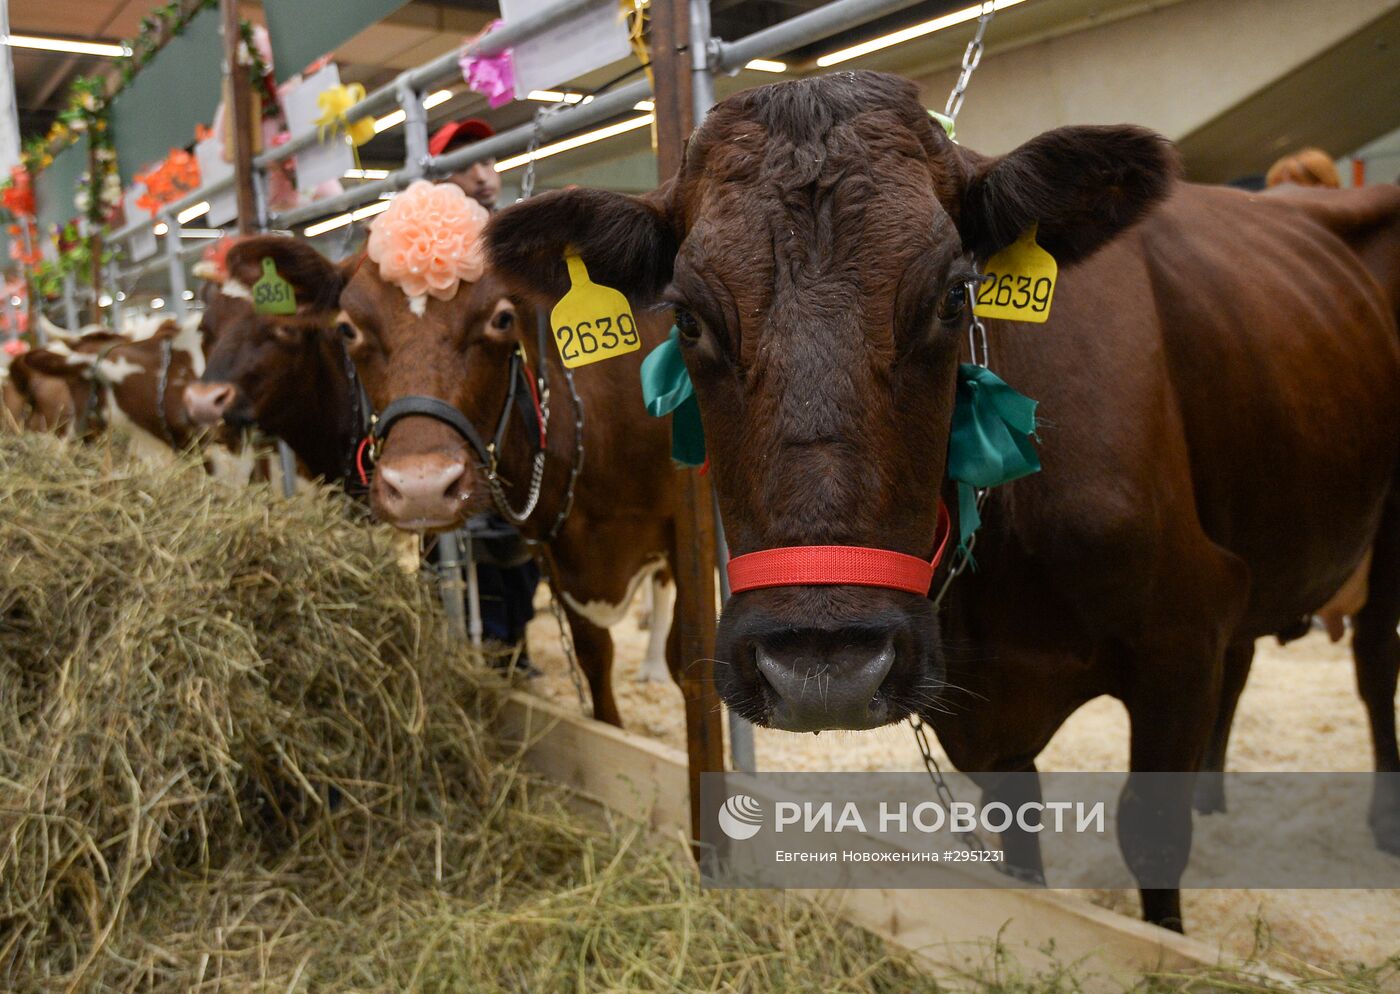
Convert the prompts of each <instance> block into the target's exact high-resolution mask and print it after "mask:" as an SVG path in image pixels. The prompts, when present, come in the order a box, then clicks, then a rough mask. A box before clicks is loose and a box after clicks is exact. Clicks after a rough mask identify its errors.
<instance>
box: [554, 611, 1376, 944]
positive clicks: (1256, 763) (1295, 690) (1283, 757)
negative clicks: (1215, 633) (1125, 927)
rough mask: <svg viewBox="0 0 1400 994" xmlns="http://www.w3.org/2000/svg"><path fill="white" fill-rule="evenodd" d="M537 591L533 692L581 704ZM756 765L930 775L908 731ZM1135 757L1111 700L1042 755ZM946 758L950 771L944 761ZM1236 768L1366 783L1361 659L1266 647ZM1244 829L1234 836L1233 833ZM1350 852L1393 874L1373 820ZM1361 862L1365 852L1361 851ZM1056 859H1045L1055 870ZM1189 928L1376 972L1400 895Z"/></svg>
mask: <svg viewBox="0 0 1400 994" xmlns="http://www.w3.org/2000/svg"><path fill="white" fill-rule="evenodd" d="M546 596H547V595H546V594H544V593H543V587H542V588H541V600H540V602H539V608H540V610H539V612H538V614H537V616H536V619H535V621H534V622H533V623H532V624H531V627H530V647H531V654H532V656H533V658H534V660H535V663H536V665H537V666H538V667H539V668H540V669H541V670H543V671H544V675H543V676H542V677H540V678H538V679H535V680H532V681H530V683H529V687H530V689H531V690H532V691H533V692H535V693H537V694H540V695H541V696H543V697H546V698H550V699H552V700H557V701H562V702H566V703H567V702H572V701H576V700H577V697H576V694H575V691H574V687H573V683H572V682H571V681H570V679H569V675H568V671H567V669H566V666H565V661H564V656H563V653H562V651H561V648H560V641H559V633H558V629H557V627H556V626H555V623H554V620H553V618H552V617H551V616H550V613H549V611H548V609H547V607H546V604H547V600H545V599H544V598H545V597H546ZM642 600H643V598H641V597H638V598H637V603H635V604H634V605H633V608H632V610H631V611H630V612H629V615H628V617H627V619H626V620H624V621H623V622H622V623H621V624H619V625H617V626H616V627H615V628H614V629H613V638H614V640H615V643H616V647H617V649H616V669H615V674H614V680H615V684H614V689H615V693H616V697H617V704H618V709H619V710H620V711H621V713H622V720H623V722H624V723H625V725H626V727H627V728H628V730H630V731H633V732H637V733H640V734H643V735H648V736H650V737H652V738H654V739H659V740H660V741H662V742H665V743H667V744H668V745H671V746H674V747H675V748H677V749H684V747H685V723H684V720H683V715H682V713H681V696H680V691H679V690H677V688H676V687H675V686H674V685H673V684H672V683H670V682H669V681H667V682H660V683H655V682H653V683H639V682H637V681H636V676H637V673H638V671H639V668H640V663H641V660H642V656H643V654H644V653H645V651H646V644H647V632H646V631H645V630H644V629H643V628H641V627H640V625H639V622H640V620H641V618H642V609H641V602H642ZM755 752H756V755H757V759H758V768H759V769H760V770H804V771H810V770H851V771H918V770H921V769H922V768H923V767H922V763H921V761H920V758H919V753H918V750H917V749H916V747H915V745H914V739H913V736H912V735H911V734H910V732H909V729H908V727H907V726H905V725H902V724H901V725H896V726H893V727H889V728H884V729H879V730H876V731H873V732H846V733H842V732H827V733H824V734H822V735H821V736H812V735H794V734H791V733H787V732H778V731H773V730H770V729H763V728H759V729H756V730H755ZM1127 753H1128V721H1127V715H1126V712H1125V711H1124V710H1123V708H1122V706H1121V705H1120V704H1119V703H1118V702H1117V701H1115V700H1113V699H1111V698H1107V697H1102V698H1099V699H1098V700H1095V701H1091V702H1090V703H1088V704H1086V705H1085V706H1084V707H1082V708H1080V709H1079V711H1078V712H1076V713H1075V714H1074V715H1073V716H1072V717H1071V718H1070V719H1069V721H1067V722H1066V723H1065V725H1064V727H1062V728H1061V729H1060V731H1059V733H1058V734H1057V735H1056V736H1055V738H1054V739H1053V740H1052V741H1051V742H1050V745H1049V746H1048V747H1047V748H1046V750H1045V751H1044V752H1043V753H1042V754H1041V757H1040V760H1039V762H1038V765H1039V766H1040V768H1041V769H1042V770H1066V771H1070V770H1122V769H1124V768H1125V767H1126V763H1127ZM940 758H942V757H940ZM1229 768H1230V769H1231V770H1240V771H1268V770H1318V771H1322V770H1369V769H1371V749H1370V742H1369V737H1368V733H1367V728H1366V721H1365V713H1364V711H1363V709H1362V706H1361V703H1360V701H1359V699H1358V698H1357V696H1356V690H1355V683H1354V677H1353V672H1352V663H1351V653H1350V650H1349V648H1348V646H1347V643H1346V642H1345V641H1344V642H1343V643H1342V644H1339V645H1332V644H1330V643H1329V642H1328V641H1327V638H1326V636H1325V635H1322V634H1320V633H1316V632H1315V633H1313V634H1310V635H1309V636H1307V637H1306V638H1304V639H1301V640H1299V641H1297V642H1294V643H1292V644H1290V645H1288V646H1286V647H1280V646H1278V645H1277V644H1276V643H1275V642H1274V640H1273V639H1262V640H1260V642H1259V645H1258V651H1257V652H1256V655H1255V659H1254V667H1253V670H1252V671H1251V673H1250V678H1249V684H1248V686H1247V687H1246V688H1245V691H1244V695H1243V697H1242V699H1241V701H1240V706H1239V711H1238V713H1237V715H1236V719H1235V727H1234V733H1233V736H1232V738H1231V742H1230V753H1229ZM1238 807H1239V806H1238V805H1237V806H1236V810H1234V811H1232V813H1231V814H1229V815H1223V816H1222V815H1216V816H1212V817H1208V818H1201V817H1198V818H1197V819H1196V833H1197V838H1208V837H1209V834H1210V833H1220V835H1219V837H1220V839H1227V838H1228V835H1227V834H1226V833H1228V831H1231V830H1233V831H1240V830H1247V825H1244V826H1242V825H1241V824H1240V823H1239V821H1238V820H1237V819H1240V818H1242V817H1247V812H1241V811H1239V810H1238ZM1227 818H1228V819H1232V820H1235V821H1234V823H1233V824H1229V823H1227V822H1226V820H1225V819H1227ZM1337 821H1338V823H1339V825H1340V827H1339V829H1338V831H1339V832H1340V833H1342V834H1343V838H1341V839H1339V840H1334V844H1339V845H1345V846H1352V847H1360V849H1364V850H1365V854H1364V858H1367V859H1376V860H1390V859H1394V858H1395V857H1390V856H1386V855H1385V854H1383V853H1380V852H1378V851H1376V850H1375V848H1374V846H1373V844H1372V841H1371V836H1370V833H1369V831H1368V830H1367V828H1366V825H1365V812H1364V811H1362V810H1360V809H1358V810H1357V811H1354V812H1341V813H1340V814H1339V817H1338V819H1337ZM1360 849H1358V850H1357V851H1360ZM1053 858H1054V854H1053V853H1051V852H1048V851H1047V856H1046V864H1047V870H1049V871H1051V872H1053V868H1054V862H1053ZM1077 893H1080V894H1082V895H1083V896H1084V897H1086V898H1088V899H1089V900H1092V901H1093V902H1094V903H1096V904H1099V905H1103V906H1105V907H1109V908H1112V909H1114V910H1116V911H1119V912H1121V913H1123V914H1125V915H1131V916H1133V917H1136V916H1137V914H1138V899H1137V894H1136V892H1133V891H1125V890H1086V891H1079V892H1077ZM1183 903H1184V909H1183V910H1184V914H1185V917H1186V922H1187V927H1188V929H1189V930H1190V932H1191V934H1193V935H1194V936H1196V937H1197V938H1200V939H1204V940H1208V941H1211V942H1218V943H1220V944H1221V946H1222V948H1223V949H1224V950H1225V951H1226V952H1227V953H1228V954H1232V955H1234V956H1246V955H1249V953H1250V951H1251V950H1252V949H1253V948H1255V943H1256V938H1257V936H1258V935H1259V934H1260V932H1261V930H1262V931H1263V932H1264V933H1266V934H1268V935H1271V936H1272V944H1273V950H1274V955H1273V956H1271V957H1270V958H1280V957H1281V958H1286V957H1288V956H1294V957H1299V958H1301V959H1304V960H1307V961H1309V962H1314V963H1335V962H1337V961H1338V960H1351V961H1361V962H1365V963H1370V964H1375V963H1378V962H1380V961H1382V960H1384V959H1385V958H1387V957H1389V956H1394V955H1397V954H1400V891H1394V890H1372V891H1356V890H1353V891H1330V890H1272V891H1266V890H1233V891H1232V890H1190V891H1186V892H1184V894H1183Z"/></svg>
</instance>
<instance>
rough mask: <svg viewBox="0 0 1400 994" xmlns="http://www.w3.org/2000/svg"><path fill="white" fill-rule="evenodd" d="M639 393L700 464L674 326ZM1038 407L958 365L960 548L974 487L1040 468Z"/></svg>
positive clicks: (696, 416) (694, 412) (955, 453)
mask: <svg viewBox="0 0 1400 994" xmlns="http://www.w3.org/2000/svg"><path fill="white" fill-rule="evenodd" d="M642 399H643V400H644V401H645V402H646V406H647V411H648V412H649V413H650V414H651V415H652V416H654V417H658V418H659V417H664V416H665V415H667V414H670V415H672V418H671V458H672V459H674V460H675V461H676V462H678V463H680V464H681V465H683V466H699V465H701V464H702V463H704V461H705V431H704V429H703V428H702V427H701V425H700V405H699V403H698V402H697V401H696V399H695V387H694V386H693V385H692V384H691V382H690V373H689V372H687V371H686V368H685V360H684V359H683V358H682V357H681V345H680V332H679V331H678V330H677V329H675V328H672V329H671V334H670V335H669V336H668V337H667V339H666V341H665V342H663V343H661V344H660V345H658V346H657V347H656V348H654V349H652V350H651V352H650V353H649V354H648V355H647V357H646V359H644V360H642ZM1035 406H1036V403H1035V401H1033V400H1031V399H1030V398H1029V397H1026V396H1025V395H1023V394H1019V393H1017V392H1016V391H1015V390H1013V389H1011V387H1009V386H1007V385H1006V383H1005V381H1003V380H1002V379H1001V378H1000V377H999V376H997V375H996V374H995V373H993V372H992V371H991V370H990V369H987V368H986V367H984V366H975V365H973V364H972V363H962V364H961V365H959V366H958V385H957V394H956V398H955V401H954V404H953V430H952V434H951V435H950V436H949V439H948V476H949V478H950V479H952V480H953V481H954V482H956V483H957V485H958V548H960V549H962V550H963V551H964V553H965V552H966V550H967V540H968V539H969V538H971V537H972V533H973V532H975V531H976V530H977V526H978V525H980V524H981V523H982V518H981V516H980V515H979V514H978V513H977V491H978V490H979V489H982V488H984V487H995V486H998V485H999V484H1002V483H1010V482H1011V481H1012V480H1017V479H1020V478H1021V477H1023V476H1029V475H1030V474H1032V473H1036V472H1039V470H1040V457H1039V456H1037V455H1036V451H1035V446H1034V445H1033V444H1032V443H1031V439H1032V438H1033V437H1034V436H1035Z"/></svg>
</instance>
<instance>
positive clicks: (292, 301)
mask: <svg viewBox="0 0 1400 994" xmlns="http://www.w3.org/2000/svg"><path fill="white" fill-rule="evenodd" d="M262 271H263V274H262V275H261V276H260V277H258V281H257V282H256V283H254V284H253V310H255V311H256V312H257V313H259V314H295V313H296V312H297V295H296V293H295V292H294V291H293V290H292V285H291V284H290V283H288V282H287V281H286V280H284V279H283V278H282V277H281V276H279V275H278V273H277V263H275V262H273V261H272V260H271V259H264V260H263V261H262Z"/></svg>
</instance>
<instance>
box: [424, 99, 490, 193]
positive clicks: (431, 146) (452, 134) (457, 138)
mask: <svg viewBox="0 0 1400 994" xmlns="http://www.w3.org/2000/svg"><path fill="white" fill-rule="evenodd" d="M495 133H496V129H495V128H493V127H491V125H489V124H487V123H486V122H485V121H483V120H481V119H480V118H478V117H469V118H467V119H466V120H465V121H453V122H452V123H451V124H447V125H444V126H443V127H441V128H439V129H438V130H437V131H435V132H434V133H433V137H432V138H431V139H429V140H428V152H429V154H431V155H443V154H445V153H447V152H454V151H456V150H457V149H459V148H461V147H462V146H463V145H470V144H471V143H472V142H478V141H481V140H482V139H483V138H490V137H491V136H492V135H494V134H495ZM444 182H447V183H454V184H456V185H457V186H460V187H461V188H462V192H463V193H465V194H466V195H467V196H469V197H471V198H472V199H473V200H475V201H476V202H477V203H478V204H480V205H481V206H482V207H485V208H486V209H487V210H488V211H493V212H494V211H495V210H496V198H497V197H499V196H500V195H501V174H500V173H498V172H496V159H495V157H494V156H493V157H490V158H486V159H482V160H481V161H480V162H473V163H472V164H471V165H470V166H468V167H467V168H466V169H462V170H460V171H458V172H455V173H453V174H452V175H451V176H448V177H447V179H446V180H444Z"/></svg>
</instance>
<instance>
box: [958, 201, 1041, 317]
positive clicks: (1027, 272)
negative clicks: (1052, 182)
mask: <svg viewBox="0 0 1400 994" xmlns="http://www.w3.org/2000/svg"><path fill="white" fill-rule="evenodd" d="M1035 229H1036V226H1035V225H1031V226H1030V227H1029V228H1027V229H1026V230H1025V231H1024V232H1022V233H1021V237H1020V238H1018V239H1016V240H1015V241H1014V242H1012V243H1011V244H1010V245H1008V246H1006V248H1004V249H1002V250H1001V251H1000V252H998V253H997V254H996V255H994V256H992V257H991V258H990V259H988V260H987V265H986V266H985V267H984V268H985V271H986V274H987V279H986V280H985V281H984V282H983V283H982V285H981V286H980V287H979V288H978V290H977V301H976V303H975V304H974V306H973V310H974V311H976V313H977V315H978V316H979V317H984V318H1006V319H1008V320H1010V321H1030V322H1033V323H1035V324H1040V323H1042V322H1044V321H1045V319H1046V318H1048V317H1049V316H1050V298H1051V297H1053V296H1054V295H1055V277H1056V275H1057V274H1058V273H1059V268H1060V267H1059V266H1058V265H1056V263H1055V257H1054V256H1052V255H1051V254H1050V253H1049V252H1047V251H1045V250H1044V249H1043V248H1041V247H1040V246H1039V245H1037V244H1036V241H1035Z"/></svg>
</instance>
